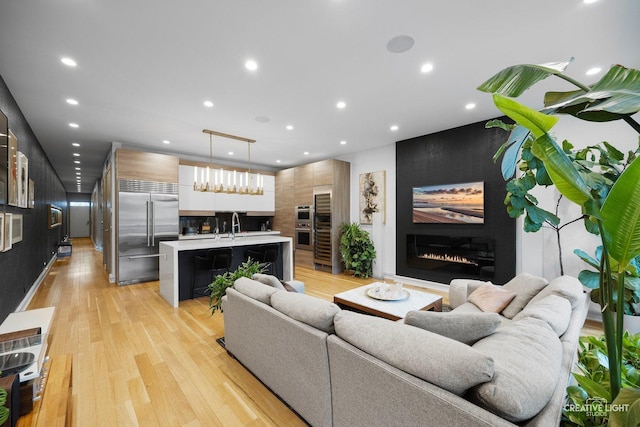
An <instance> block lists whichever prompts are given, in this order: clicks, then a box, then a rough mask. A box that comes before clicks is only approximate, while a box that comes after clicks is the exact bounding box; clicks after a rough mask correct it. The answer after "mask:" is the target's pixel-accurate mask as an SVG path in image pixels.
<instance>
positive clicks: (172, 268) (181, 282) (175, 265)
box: [159, 233, 293, 307]
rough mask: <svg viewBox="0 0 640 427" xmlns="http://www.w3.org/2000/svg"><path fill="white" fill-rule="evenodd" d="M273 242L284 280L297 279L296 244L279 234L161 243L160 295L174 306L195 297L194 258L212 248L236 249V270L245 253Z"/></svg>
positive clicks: (234, 257)
mask: <svg viewBox="0 0 640 427" xmlns="http://www.w3.org/2000/svg"><path fill="white" fill-rule="evenodd" d="M269 243H278V244H279V245H280V256H279V263H282V268H281V269H279V271H280V272H281V273H282V276H283V277H281V279H283V280H285V281H286V280H292V279H293V241H292V239H291V238H290V237H282V236H279V235H251V234H248V233H239V234H237V235H236V238H235V239H231V238H228V237H223V238H221V239H219V240H215V239H194V240H177V241H172V242H161V243H160V258H159V259H160V295H161V296H162V297H163V298H164V299H165V300H166V301H167V302H168V303H169V304H171V305H172V306H173V307H178V303H179V301H182V300H185V299H189V298H191V286H192V280H193V272H192V269H193V267H192V265H193V264H192V263H193V257H194V256H196V255H202V254H204V253H206V251H207V250H208V249H214V248H229V247H230V248H232V249H233V262H232V266H231V268H232V269H235V268H236V267H237V266H238V265H240V264H241V263H242V262H243V261H244V253H245V252H246V251H247V250H248V249H250V248H251V247H258V246H260V245H265V244H269Z"/></svg>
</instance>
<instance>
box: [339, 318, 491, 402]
mask: <svg viewBox="0 0 640 427" xmlns="http://www.w3.org/2000/svg"><path fill="white" fill-rule="evenodd" d="M333 321H334V326H335V329H336V335H337V336H339V337H340V338H342V339H343V340H345V341H347V342H349V343H350V344H352V345H354V346H355V347H358V348H359V349H360V350H362V351H364V352H366V353H368V354H370V355H372V356H374V357H377V358H378V359H380V360H382V361H384V362H386V363H388V364H389V365H391V366H394V367H396V368H398V369H400V370H402V371H404V372H407V373H409V374H411V375H414V376H416V377H418V378H421V379H423V380H425V381H427V382H430V383H431V384H435V385H437V386H438V387H442V388H444V389H446V390H449V391H450V392H452V393H455V394H458V395H461V394H463V393H464V392H465V391H466V390H468V389H469V388H471V387H473V386H474V385H477V384H480V383H482V382H485V381H489V380H490V379H491V377H492V376H493V360H492V359H491V357H488V356H485V355H483V354H481V353H480V352H478V351H476V350H474V349H473V348H471V347H469V346H468V345H465V344H462V343H460V342H458V341H454V340H452V339H449V338H446V337H443V336H440V335H437V334H434V333H432V332H429V331H425V330H422V329H419V328H414V327H409V326H408V325H403V324H402V323H397V322H390V321H389V320H387V319H382V318H379V317H374V316H367V315H364V314H359V313H353V312H350V311H345V310H342V311H340V312H339V313H338V314H336V316H335V318H334V319H333Z"/></svg>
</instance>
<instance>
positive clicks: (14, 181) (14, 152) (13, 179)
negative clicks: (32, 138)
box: [7, 131, 18, 206]
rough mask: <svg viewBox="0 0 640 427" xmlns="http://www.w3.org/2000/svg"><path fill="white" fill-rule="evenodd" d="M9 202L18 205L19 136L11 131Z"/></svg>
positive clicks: (8, 180) (8, 154)
mask: <svg viewBox="0 0 640 427" xmlns="http://www.w3.org/2000/svg"><path fill="white" fill-rule="evenodd" d="M7 157H8V162H9V171H8V178H7V204H8V205H11V206H18V138H16V136H15V135H14V134H13V132H11V131H9V147H8V152H7Z"/></svg>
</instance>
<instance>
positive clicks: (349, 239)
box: [340, 222, 376, 278]
mask: <svg viewBox="0 0 640 427" xmlns="http://www.w3.org/2000/svg"><path fill="white" fill-rule="evenodd" d="M340 256H341V257H342V262H344V267H345V268H346V269H347V270H351V271H352V272H353V275H354V276H356V277H364V278H366V277H370V276H371V275H372V274H373V261H374V260H375V258H376V249H375V247H374V246H373V242H372V241H371V238H370V237H369V233H368V232H366V231H364V230H363V229H362V228H360V224H358V223H357V222H354V223H351V224H349V223H346V222H345V223H344V224H342V225H341V226H340Z"/></svg>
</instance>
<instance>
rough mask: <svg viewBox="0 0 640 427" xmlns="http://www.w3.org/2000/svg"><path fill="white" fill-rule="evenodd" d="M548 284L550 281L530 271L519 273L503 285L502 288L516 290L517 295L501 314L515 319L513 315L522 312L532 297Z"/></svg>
mask: <svg viewBox="0 0 640 427" xmlns="http://www.w3.org/2000/svg"><path fill="white" fill-rule="evenodd" d="M548 284H549V282H548V281H547V280H546V279H543V278H542V277H536V276H533V275H531V274H528V273H521V274H518V275H517V276H516V277H514V278H513V279H511V280H509V281H508V282H507V283H505V284H504V286H503V287H502V289H507V290H509V291H511V292H515V294H516V297H515V298H514V299H513V301H511V302H510V303H509V305H508V306H507V307H506V308H505V309H504V310H502V313H501V314H502V315H503V316H504V317H506V318H507V319H513V316H515V315H516V314H518V313H520V312H521V311H522V309H523V308H524V307H525V305H527V304H528V303H529V301H531V298H533V297H534V296H536V295H537V294H538V292H540V291H541V290H542V289H544V287H545V286H547V285H548Z"/></svg>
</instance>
